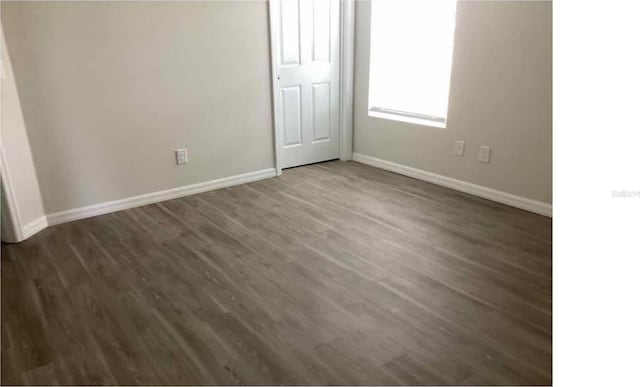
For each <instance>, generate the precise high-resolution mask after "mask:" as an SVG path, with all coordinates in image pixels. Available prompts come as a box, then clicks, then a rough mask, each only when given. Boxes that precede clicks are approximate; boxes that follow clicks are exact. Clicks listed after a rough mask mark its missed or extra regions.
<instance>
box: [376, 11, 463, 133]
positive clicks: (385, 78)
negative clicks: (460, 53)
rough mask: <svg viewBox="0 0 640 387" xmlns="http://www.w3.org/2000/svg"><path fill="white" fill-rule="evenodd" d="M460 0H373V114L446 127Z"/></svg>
mask: <svg viewBox="0 0 640 387" xmlns="http://www.w3.org/2000/svg"><path fill="white" fill-rule="evenodd" d="M455 16H456V1H455V0H429V1H426V0H373V1H372V4H371V53H370V67H369V69H370V72H369V116H372V117H379V118H387V119H392V120H397V121H404V122H411V123H416V124H422V125H429V126H436V127H441V128H444V127H445V126H446V120H447V107H448V104H449V79H450V76H451V59H452V56H453V34H454V30H455Z"/></svg>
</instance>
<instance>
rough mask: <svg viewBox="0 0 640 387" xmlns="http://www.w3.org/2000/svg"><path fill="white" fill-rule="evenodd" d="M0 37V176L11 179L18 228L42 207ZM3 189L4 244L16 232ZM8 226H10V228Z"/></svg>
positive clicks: (37, 215)
mask: <svg viewBox="0 0 640 387" xmlns="http://www.w3.org/2000/svg"><path fill="white" fill-rule="evenodd" d="M1 30H2V26H0V34H1V35H2V41H1V43H2V67H3V70H4V71H3V74H2V75H3V78H2V80H1V82H2V84H1V86H0V89H2V90H1V96H0V141H1V142H2V151H3V152H4V155H3V161H6V163H7V165H6V166H4V168H3V170H4V171H6V172H7V173H8V174H9V176H3V177H2V178H3V179H7V178H9V179H10V180H11V188H12V190H13V196H14V199H15V200H13V201H12V202H13V203H14V205H15V207H16V208H15V209H16V211H17V212H18V214H15V213H12V214H11V215H12V217H13V218H14V220H15V221H17V222H19V223H20V224H19V227H21V228H24V227H25V226H28V225H29V224H30V223H32V222H34V221H36V220H38V219H39V218H42V217H43V216H44V215H45V213H44V208H43V205H42V198H41V196H40V187H39V185H38V180H37V177H36V171H35V168H34V165H33V158H32V156H31V148H30V146H29V138H28V137H27V132H26V130H25V125H24V121H23V118H22V111H21V108H20V101H19V98H18V93H17V90H16V84H15V80H14V74H13V69H12V66H11V62H10V60H9V57H8V53H7V49H6V45H5V39H4V34H2V33H1ZM6 188H7V186H6V185H5V184H4V183H3V189H2V193H0V195H4V196H3V198H2V215H1V216H2V240H4V241H7V242H15V241H16V240H17V239H16V238H18V235H20V234H19V233H20V232H21V230H20V231H18V233H16V234H14V232H13V231H14V230H13V227H9V226H10V224H9V223H8V221H9V216H8V210H9V206H8V197H7V196H6V194H8V193H9V192H7V190H6ZM11 226H12V225H11Z"/></svg>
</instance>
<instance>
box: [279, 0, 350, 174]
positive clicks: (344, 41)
mask: <svg viewBox="0 0 640 387" xmlns="http://www.w3.org/2000/svg"><path fill="white" fill-rule="evenodd" d="M278 1H279V0H269V43H270V46H271V105H272V114H273V135H274V141H273V146H274V152H273V155H274V165H275V169H276V176H280V175H282V164H281V161H282V155H281V152H280V150H281V149H282V134H283V131H282V119H281V117H280V116H279V114H278V111H279V107H280V105H279V102H278V63H277V61H278V59H277V58H278V56H277V53H278V49H279V44H280V39H279V33H280V31H279V29H278V28H275V27H276V26H277V22H278V20H277V10H278V8H277V7H278ZM354 39H355V0H341V1H340V97H339V105H340V128H339V129H340V135H339V141H340V146H339V148H340V160H343V161H347V160H352V159H353V66H354V56H355V53H354Z"/></svg>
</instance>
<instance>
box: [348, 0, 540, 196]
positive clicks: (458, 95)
mask: <svg viewBox="0 0 640 387" xmlns="http://www.w3.org/2000/svg"><path fill="white" fill-rule="evenodd" d="M551 8H552V5H551V2H516V1H514V2H489V1H479V2H473V1H467V2H459V3H458V8H457V20H456V35H455V47H454V56H453V68H452V75H451V93H450V102H449V115H448V125H447V128H446V129H436V128H430V127H425V126H418V125H412V124H405V123H400V122H397V121H389V120H383V119H379V118H371V117H368V115H367V102H368V79H369V28H370V11H371V8H370V3H369V2H366V1H360V2H357V8H356V68H355V74H356V79H355V107H354V151H355V152H356V153H361V154H364V155H367V156H372V157H376V158H380V159H383V160H387V161H392V162H395V163H399V164H404V165H407V166H410V167H414V168H419V169H422V170H426V171H429V172H433V173H437V174H440V175H444V176H448V177H452V178H455V179H459V180H463V181H467V182H471V183H474V184H479V185H482V186H486V187H489V188H493V189H496V190H500V191H504V192H508V193H511V194H515V195H519V196H523V197H526V198H529V199H534V200H538V201H541V202H545V203H551V195H552V189H551V182H552V177H551V174H552V167H551V158H552V146H551V140H552V134H551V123H552V110H551V106H552V101H551V96H552V88H551V82H552V72H551V71H552V57H551V55H552V37H551V27H552V22H551ZM456 140H463V141H465V143H466V149H465V155H464V157H459V156H455V155H454V154H453V147H454V142H455V141H456ZM480 145H487V146H490V147H491V148H492V154H491V163H490V164H483V163H480V162H479V161H477V156H478V148H479V147H480Z"/></svg>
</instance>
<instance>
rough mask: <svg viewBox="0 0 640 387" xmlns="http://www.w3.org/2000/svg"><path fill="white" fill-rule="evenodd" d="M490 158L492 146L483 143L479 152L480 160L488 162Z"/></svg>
mask: <svg viewBox="0 0 640 387" xmlns="http://www.w3.org/2000/svg"><path fill="white" fill-rule="evenodd" d="M490 158H491V148H489V147H488V146H486V145H482V146H481V147H480V152H478V160H480V161H482V162H483V163H488V162H489V159H490Z"/></svg>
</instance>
